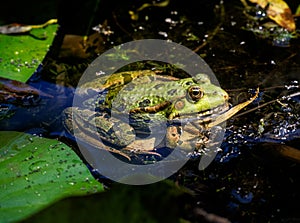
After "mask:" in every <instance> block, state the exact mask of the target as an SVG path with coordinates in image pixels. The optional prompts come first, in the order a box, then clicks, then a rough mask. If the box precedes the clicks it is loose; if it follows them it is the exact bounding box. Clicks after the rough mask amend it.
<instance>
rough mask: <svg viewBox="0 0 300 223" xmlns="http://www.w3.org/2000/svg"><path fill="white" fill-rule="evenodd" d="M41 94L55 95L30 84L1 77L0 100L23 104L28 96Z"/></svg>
mask: <svg viewBox="0 0 300 223" xmlns="http://www.w3.org/2000/svg"><path fill="white" fill-rule="evenodd" d="M40 96H43V97H47V98H52V97H53V96H52V95H49V94H46V93H44V92H42V91H40V90H38V89H36V88H34V87H32V86H30V85H28V84H25V83H22V82H19V81H15V80H10V79H7V78H3V77H0V102H4V103H8V102H9V103H12V104H18V105H22V104H23V101H24V99H26V97H40Z"/></svg>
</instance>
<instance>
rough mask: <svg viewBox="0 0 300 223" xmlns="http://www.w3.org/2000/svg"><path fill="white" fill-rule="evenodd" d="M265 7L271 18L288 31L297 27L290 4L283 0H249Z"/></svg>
mask: <svg viewBox="0 0 300 223" xmlns="http://www.w3.org/2000/svg"><path fill="white" fill-rule="evenodd" d="M249 1H250V2H252V3H256V4H258V5H259V6H260V7H262V8H264V9H265V10H266V12H267V15H268V17H269V18H270V19H272V20H274V21H275V22H276V23H277V24H278V25H280V26H281V27H283V28H286V29H287V30H288V31H294V30H295V29H296V24H295V20H294V17H293V14H292V11H291V9H290V7H289V6H288V4H287V3H286V2H285V1H283V0H249Z"/></svg>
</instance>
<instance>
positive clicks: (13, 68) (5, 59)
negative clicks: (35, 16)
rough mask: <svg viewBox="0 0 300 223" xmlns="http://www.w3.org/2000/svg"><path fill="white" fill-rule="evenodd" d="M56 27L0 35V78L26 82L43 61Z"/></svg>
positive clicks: (50, 26)
mask: <svg viewBox="0 0 300 223" xmlns="http://www.w3.org/2000/svg"><path fill="white" fill-rule="evenodd" d="M57 28H58V25H57V24H53V25H49V26H47V27H45V28H40V29H33V30H32V31H30V32H27V33H23V34H18V35H5V34H0V77H5V78H9V79H12V80H17V81H21V82H26V81H27V80H28V79H29V78H30V77H31V75H32V74H33V73H34V72H35V70H36V69H37V68H38V66H39V65H40V63H41V62H42V60H43V59H44V57H45V55H46V53H47V52H48V50H49V47H50V46H51V44H52V41H53V39H54V37H55V34H56V31H57Z"/></svg>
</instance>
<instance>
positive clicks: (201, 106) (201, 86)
mask: <svg viewBox="0 0 300 223" xmlns="http://www.w3.org/2000/svg"><path fill="white" fill-rule="evenodd" d="M182 87H183V88H185V92H186V93H185V97H182V98H180V99H178V100H176V101H175V102H174V104H173V105H174V107H173V112H172V115H173V117H174V115H175V116H178V115H179V116H181V117H183V116H186V115H193V114H198V115H199V114H201V115H210V114H218V113H221V112H223V111H224V110H227V109H228V98H229V97H228V94H227V92H226V91H224V90H223V89H222V88H220V87H219V86H217V85H214V84H212V83H211V81H210V79H209V78H208V76H207V75H205V74H198V75H196V76H195V78H193V79H192V78H186V79H183V81H182ZM172 115H171V116H172Z"/></svg>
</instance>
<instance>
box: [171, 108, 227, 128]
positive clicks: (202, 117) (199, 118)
mask: <svg viewBox="0 0 300 223" xmlns="http://www.w3.org/2000/svg"><path fill="white" fill-rule="evenodd" d="M229 107H230V105H229V103H228V102H226V103H224V104H222V105H219V106H217V107H214V108H211V109H209V110H205V111H202V112H195V113H190V114H180V115H178V116H176V117H175V118H174V119H173V120H172V121H171V122H172V123H173V124H174V123H177V122H178V123H179V122H180V123H181V124H185V123H188V122H197V123H198V124H201V125H204V124H206V123H209V122H211V121H212V120H214V119H216V117H217V116H219V115H221V114H223V113H224V112H226V111H228V109H229Z"/></svg>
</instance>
